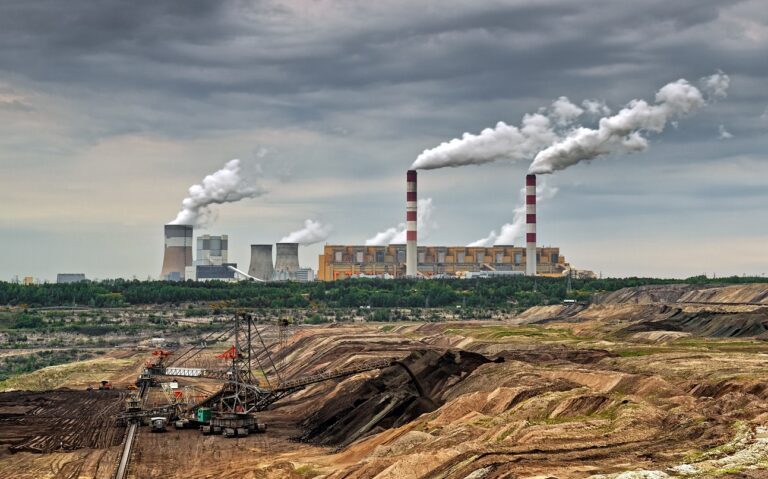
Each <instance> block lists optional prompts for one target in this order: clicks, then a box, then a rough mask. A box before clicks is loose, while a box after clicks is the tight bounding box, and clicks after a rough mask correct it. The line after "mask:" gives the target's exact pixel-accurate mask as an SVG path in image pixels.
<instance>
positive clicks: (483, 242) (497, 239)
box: [467, 182, 558, 247]
mask: <svg viewBox="0 0 768 479" xmlns="http://www.w3.org/2000/svg"><path fill="white" fill-rule="evenodd" d="M557 192H558V188H557V187H549V186H547V184H546V183H545V182H542V183H541V185H539V187H538V188H537V189H536V203H540V202H542V201H544V200H548V199H550V198H554V196H555V195H556V194H557ZM518 204H520V206H518V207H517V208H515V210H514V212H513V214H512V223H507V224H505V225H504V226H502V227H501V229H500V230H499V233H498V234H497V233H496V231H495V230H494V231H491V232H490V234H488V236H486V237H485V238H482V239H479V240H477V241H474V242H472V243H469V244H468V245H467V246H470V247H472V246H485V247H489V246H493V245H504V246H509V245H513V244H515V241H516V240H517V239H518V238H520V236H522V234H523V231H524V229H525V187H523V188H521V189H520V194H519V200H518Z"/></svg>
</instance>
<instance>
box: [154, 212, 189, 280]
mask: <svg viewBox="0 0 768 479" xmlns="http://www.w3.org/2000/svg"><path fill="white" fill-rule="evenodd" d="M192 232H193V227H192V225H165V253H164V255H163V269H162V271H161V272H160V279H162V280H166V281H184V275H185V269H186V268H187V266H192Z"/></svg>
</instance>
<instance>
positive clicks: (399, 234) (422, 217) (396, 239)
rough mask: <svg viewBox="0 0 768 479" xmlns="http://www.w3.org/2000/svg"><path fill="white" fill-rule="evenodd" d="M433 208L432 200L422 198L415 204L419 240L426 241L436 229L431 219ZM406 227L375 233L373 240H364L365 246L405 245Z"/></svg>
mask: <svg viewBox="0 0 768 479" xmlns="http://www.w3.org/2000/svg"><path fill="white" fill-rule="evenodd" d="M434 211H435V207H434V205H433V204H432V198H423V199H420V200H419V201H418V202H417V203H416V231H417V234H418V236H419V238H423V239H426V238H428V237H429V235H430V233H431V232H432V231H434V230H435V229H437V227H438V225H437V223H436V222H435V220H434V219H433V218H432V215H433V214H434ZM405 228H406V226H405V223H400V224H399V225H397V226H393V227H391V228H387V229H386V230H384V231H380V232H378V233H376V234H375V235H374V236H373V238H369V239H367V240H365V245H366V246H386V245H389V244H405V242H406V234H405V233H406V229H405Z"/></svg>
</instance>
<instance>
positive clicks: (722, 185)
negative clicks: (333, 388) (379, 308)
mask: <svg viewBox="0 0 768 479" xmlns="http://www.w3.org/2000/svg"><path fill="white" fill-rule="evenodd" d="M766 51H768V9H766V8H765V4H764V2H762V1H761V0H744V1H735V2H727V3H724V2H721V1H717V0H680V1H677V2H668V1H661V0H649V1H645V2H630V1H618V2H617V1H611V0H599V1H597V0H591V1H584V2H579V3H578V5H577V4H575V3H574V2H570V1H566V0H547V1H540V0H518V1H491V2H469V1H462V2H459V1H452V0H448V1H442V2H437V1H431V0H430V1H426V2H423V4H422V5H421V6H420V7H419V8H413V4H412V2H404V1H399V0H397V1H389V2H380V4H369V2H340V1H337V2H332V1H316V2H310V1H306V0H301V1H299V0H293V1H283V2H271V1H264V2H256V1H242V0H224V1H220V2H206V1H196V0H187V1H183V0H176V1H158V2H151V3H148V4H137V3H135V2H129V1H127V0H108V1H104V2H98V3H94V2H86V1H85V0H73V1H70V2H60V1H55V0H8V1H4V2H2V5H0V125H2V126H0V166H1V167H2V172H3V174H2V175H0V204H1V205H2V206H0V251H2V253H0V280H10V279H11V278H12V277H13V276H14V275H19V276H35V277H39V278H42V279H48V280H53V279H55V275H56V273H63V272H83V273H85V274H86V275H87V276H88V277H89V278H110V277H126V278H129V277H132V276H136V277H138V278H141V279H143V278H146V277H147V276H153V277H156V276H157V275H158V273H159V270H160V264H161V260H162V246H163V243H162V226H163V224H165V223H168V222H170V221H171V220H173V218H174V217H175V215H176V214H177V212H178V211H179V209H180V207H181V202H182V200H183V199H184V198H185V196H186V195H187V190H188V188H189V186H190V185H193V184H195V183H199V182H200V180H201V179H202V178H203V177H204V176H205V175H207V174H210V173H212V172H215V171H217V170H218V169H220V168H221V167H222V166H223V165H225V164H226V163H227V162H228V161H230V160H232V159H234V158H239V159H241V164H242V168H243V174H244V175H245V176H247V177H248V178H251V179H254V180H257V181H258V187H259V188H260V189H259V191H260V192H263V193H262V194H260V195H259V196H257V197H255V198H249V199H244V200H241V201H239V202H237V203H232V204H225V205H221V206H220V207H217V208H215V216H216V218H215V220H214V221H212V222H210V225H209V226H208V227H207V228H206V229H204V230H203V229H199V230H198V231H197V233H200V234H203V233H209V234H228V235H230V257H231V258H232V259H233V260H234V261H236V262H237V263H238V264H239V265H241V266H243V265H247V263H248V254H249V248H248V245H249V244H251V243H271V242H275V241H278V240H280V239H281V238H283V237H285V236H286V235H288V234H289V233H291V232H293V231H295V230H296V229H297V227H298V228H300V227H301V225H302V224H304V223H305V221H306V220H307V219H312V220H315V221H320V222H322V224H331V225H333V230H332V232H331V233H330V237H329V239H328V241H329V242H330V243H345V244H352V243H354V244H364V243H365V240H366V239H367V238H370V237H371V236H373V235H375V234H376V233H377V232H380V231H383V230H385V229H386V228H388V227H390V226H392V225H397V224H398V223H401V222H402V221H403V219H404V209H405V208H404V201H403V198H404V195H403V192H404V186H405V185H404V183H405V178H404V176H405V175H404V173H405V170H406V169H407V168H408V167H409V166H410V165H411V164H412V163H413V161H414V160H415V159H416V157H417V156H418V155H419V154H420V153H421V152H422V151H423V150H425V149H428V148H433V147H435V146H437V145H439V144H440V143H442V142H445V141H448V140H450V139H451V138H455V137H459V136H461V135H462V133H464V132H470V133H479V132H480V131H481V130H482V129H484V128H486V127H489V126H493V125H495V124H497V122H499V121H504V122H506V123H508V124H519V123H520V120H521V118H522V117H523V115H524V114H526V113H535V112H537V111H538V109H539V108H541V107H547V106H549V105H550V104H552V102H553V101H555V100H556V99H558V98H559V97H561V96H567V97H568V98H569V99H570V100H571V101H572V102H574V103H575V104H577V105H578V104H581V102H582V100H585V99H595V100H600V101H604V102H606V104H607V105H608V106H610V107H611V108H612V109H613V110H614V111H616V110H617V109H618V108H620V107H621V106H623V105H624V104H625V103H626V102H627V101H629V100H631V99H633V98H653V94H654V92H655V91H656V90H657V89H658V88H659V87H660V86H662V85H664V84H667V83H669V82H671V81H675V80H677V79H679V78H687V79H689V80H691V81H694V80H696V79H698V78H700V77H703V76H705V75H710V74H712V73H713V72H715V71H717V70H718V69H720V70H723V71H724V72H726V73H727V74H728V76H729V77H730V88H729V90H728V97H727V98H725V99H722V100H719V101H716V102H713V103H712V104H710V105H707V106H706V108H704V109H703V111H702V112H700V113H698V114H696V115H695V116H691V117H690V118H685V119H684V120H681V121H680V122H679V124H676V127H669V128H667V129H666V130H665V131H664V132H663V133H661V134H658V135H654V136H653V137H651V138H650V148H649V149H648V150H647V151H644V152H641V153H637V154H634V155H627V156H615V157H609V158H600V159H596V160H594V161H592V162H591V163H588V164H579V165H576V166H574V167H572V168H569V169H568V170H567V171H562V172H559V173H558V174H557V175H553V176H552V177H551V178H547V183H548V185H549V186H550V187H553V188H557V190H558V194H557V196H555V197H554V198H551V199H550V200H548V201H547V202H546V203H542V204H541V205H540V207H539V211H538V213H539V223H538V236H539V239H540V243H541V244H551V245H556V246H559V247H560V248H561V252H562V254H564V255H565V256H566V258H567V260H568V261H569V262H571V263H572V264H573V265H574V266H576V267H578V268H586V269H592V270H594V271H596V272H602V274H603V275H610V276H630V275H638V276H674V277H686V276H691V275H696V274H703V273H706V274H709V275H711V274H713V273H715V274H717V275H720V276H722V275H730V274H744V273H746V274H753V275H761V274H764V273H766V272H768V253H767V252H766V247H765V246H766V244H767V243H768V221H766V220H767V219H768V218H767V217H766V216H767V215H766V206H768V158H766V152H768V90H767V89H766V85H768V62H766V61H765V52H766ZM528 165H529V162H517V163H514V164H510V163H504V162H500V163H494V164H488V165H483V166H469V167H464V168H445V169H442V170H434V171H422V172H420V176H419V194H420V197H421V198H427V197H430V198H432V205H433V211H432V213H431V218H432V220H433V221H434V222H435V224H436V225H437V228H436V229H434V230H433V231H432V232H431V234H430V236H429V239H428V241H427V243H429V244H443V245H465V244H468V243H470V242H472V241H474V240H477V238H480V237H482V236H484V235H486V234H487V233H488V231H490V230H493V229H494V228H498V226H499V225H502V224H504V223H505V222H509V221H511V220H512V217H513V214H514V213H513V212H514V208H515V207H516V206H517V205H516V202H517V201H518V198H517V196H518V191H519V189H520V187H521V186H522V185H523V180H524V175H525V173H526V171H527V168H528ZM321 247H322V245H321V244H317V245H313V246H309V247H306V248H303V249H302V255H301V260H302V264H303V265H305V266H310V267H312V268H316V267H317V254H318V253H319V252H320V249H321Z"/></svg>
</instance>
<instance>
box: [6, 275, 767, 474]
mask: <svg viewBox="0 0 768 479" xmlns="http://www.w3.org/2000/svg"><path fill="white" fill-rule="evenodd" d="M664 288H668V289H667V290H665V289H664ZM664 288H651V289H649V288H647V287H645V288H644V289H638V291H636V292H634V293H633V292H632V291H623V292H621V293H620V294H616V295H613V296H612V297H611V298H609V300H606V301H602V302H601V303H600V304H596V305H591V306H584V305H567V306H549V307H542V308H534V309H532V310H529V311H527V312H525V313H523V314H521V315H520V316H519V317H517V318H514V319H512V320H510V321H506V322H499V321H494V322H453V323H397V324H387V325H374V324H358V325H331V326H322V327H304V328H300V329H299V330H298V331H297V332H296V333H295V335H294V336H293V337H291V338H290V339H289V340H287V341H285V342H284V344H283V346H284V347H283V348H279V347H278V345H275V346H273V347H271V352H272V358H273V360H274V361H275V362H276V363H278V364H280V365H282V367H281V368H280V369H281V373H282V375H283V377H286V378H293V377H300V376H303V375H309V374H315V373H318V372H321V371H323V370H325V369H337V368H341V367H345V366H349V365H350V364H354V363H357V362H361V361H367V360H370V359H374V358H396V359H398V360H399V362H400V363H401V364H397V365H395V366H392V367H390V368H387V369H385V370H383V371H380V372H377V371H372V372H366V373H361V374H358V375H355V376H352V377H348V378H346V379H344V380H336V381H329V382H325V383H320V384H315V385H312V386H309V387H307V388H306V389H304V390H302V391H299V392H297V393H295V394H293V395H291V396H288V397H286V398H284V399H283V400H281V401H280V402H278V403H276V404H275V405H274V406H273V408H272V409H271V410H269V411H266V412H265V413H263V414H262V416H261V418H260V420H262V421H264V422H266V423H268V425H269V429H268V431H267V433H265V434H260V435H251V436H249V437H245V438H238V439H225V438H223V437H220V436H202V435H200V434H199V433H198V432H197V431H194V430H174V429H173V428H170V430H169V432H167V433H164V434H152V433H150V432H149V431H148V430H147V429H146V428H141V429H140V432H139V435H138V438H137V441H136V446H135V448H134V449H135V450H134V455H133V460H132V463H131V467H130V471H129V475H130V476H131V477H134V478H147V477H180V478H181V477H184V478H204V477H231V478H241V477H246V478H247V477H250V478H297V479H298V478H308V477H326V478H334V479H341V478H345V479H363V478H377V479H385V478H391V479H394V478H398V479H399V478H414V479H415V478H461V479H488V478H534V477H538V478H544V477H550V478H561V479H565V478H584V477H593V478H594V479H597V478H601V479H609V478H610V479H615V478H620V479H631V478H634V477H638V478H640V477H645V478H667V477H678V478H682V477H750V478H752V477H755V478H756V477H766V476H768V373H766V371H768V343H766V342H764V341H763V340H762V339H761V338H762V334H763V331H764V329H762V328H761V327H760V325H762V324H763V323H764V322H765V323H768V317H766V312H765V307H764V306H762V305H763V304H764V303H765V298H766V297H768V295H766V294H764V293H765V291H768V286H766V285H757V286H756V285H748V286H743V287H741V286H737V287H733V286H728V287H724V288H711V287H707V288H683V287H678V286H675V287H664ZM705 303H706V304H705ZM261 359H262V360H264V361H266V360H267V358H266V357H262V358H261ZM139 364H140V360H139V359H138V358H137V361H136V364H135V365H134V367H133V369H131V368H126V370H125V373H124V374H123V375H122V376H124V377H125V378H126V380H129V379H130V378H131V375H132V374H133V373H134V372H135V371H136V370H137V369H138V367H139ZM118 376H120V377H122V376H121V375H116V376H115V377H118ZM180 382H182V384H184V381H180ZM186 384H196V385H201V386H206V387H207V388H208V389H209V390H213V389H215V387H216V383H215V382H211V381H208V382H206V381H204V380H197V381H187V382H186ZM13 394H15V396H7V397H3V396H2V395H0V421H3V425H5V424H15V425H13V426H12V427H10V428H9V429H8V431H10V432H3V430H2V429H6V427H5V426H4V427H3V428H2V429H0V442H2V441H4V442H3V444H6V447H7V446H8V445H10V444H11V443H15V444H19V445H22V444H35V439H33V438H40V437H47V436H46V434H48V435H49V436H51V437H58V436H54V435H53V433H51V432H45V431H48V430H50V429H55V430H57V431H59V430H60V431H65V432H66V431H67V429H66V428H61V427H58V426H56V427H53V428H51V424H50V423H45V422H43V423H40V422H37V423H36V422H35V420H36V419H35V418H34V414H31V411H34V410H35V409H31V408H37V407H47V408H50V411H54V410H55V408H64V409H61V410H60V412H59V413H56V414H51V415H52V416H57V417H58V416H59V415H71V414H74V412H72V411H71V410H70V409H66V408H65V406H64V405H62V403H61V401H59V402H57V401H58V400H59V399H57V398H65V397H66V398H70V400H69V401H67V404H73V405H75V406H77V407H80V406H82V405H83V404H85V403H84V400H85V399H86V398H85V397H84V395H85V394H86V393H84V392H82V391H69V392H67V391H53V392H46V393H35V394H33V393H13ZM36 394H41V395H36ZM153 398H154V399H153V401H155V402H159V401H162V395H161V394H159V393H157V392H154V393H153ZM27 399H29V400H30V401H27ZM103 399H104V401H105V403H110V401H108V400H107V399H108V396H107V395H105V396H103ZM114 402H115V403H117V402H119V400H118V398H117V396H115V398H114ZM99 404H101V403H99ZM112 404H113V403H112ZM41 405H42V406H41ZM91 407H92V408H96V409H93V410H94V411H96V410H98V408H97V406H96V405H93V406H91ZM103 409H106V410H109V406H104V408H103ZM42 410H45V409H42ZM42 410H41V411H42ZM38 415H39V414H38ZM85 416H87V417H85ZM98 417H99V416H98V414H97V413H87V412H86V413H85V414H81V416H77V419H76V420H75V421H73V422H72V424H77V425H78V426H77V427H78V428H79V429H78V430H80V431H82V434H83V440H82V442H77V443H75V444H74V445H75V447H80V448H79V449H76V450H72V451H63V452H54V453H49V454H31V453H29V452H18V453H16V454H11V453H10V451H8V452H6V453H5V454H4V455H2V456H0V477H111V474H112V473H113V471H114V468H113V467H114V461H115V460H116V456H117V453H116V450H117V449H118V448H117V447H115V446H114V445H112V446H110V444H114V437H115V436H106V435H103V436H99V435H98V434H97V435H96V436H94V435H90V436H89V435H88V434H87V432H88V431H91V430H93V429H98V428H101V427H102V426H101V425H100V424H99V423H98ZM43 419H44V418H42V417H41V418H38V419H37V420H43ZM6 420H8V421H10V420H13V421H16V423H12V422H9V423H6V422H5V421H6ZM50 420H51V421H58V419H53V418H52V419H50ZM94 421H96V422H94ZM55 424H59V423H58V422H56V423H55ZM22 426H23V427H25V428H27V429H22ZM41 429H44V430H45V431H42V432H41ZM25 431H26V432H25ZM113 433H114V435H119V430H118V429H114V430H113ZM3 434H5V436H4V435H3ZM13 434H15V435H13ZM59 435H61V433H59ZM93 437H97V439H95V441H96V442H95V443H93V442H89V441H94V439H93ZM99 437H101V438H102V439H98V438H99ZM105 437H111V438H112V439H110V440H105V439H104V438H105ZM89 438H91V439H89ZM100 440H101V441H102V442H99V441H100ZM46 441H47V443H51V441H54V442H55V440H52V439H47V440H38V442H42V443H46ZM110 441H111V442H110Z"/></svg>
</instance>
